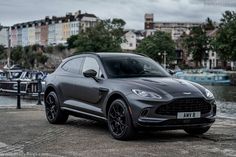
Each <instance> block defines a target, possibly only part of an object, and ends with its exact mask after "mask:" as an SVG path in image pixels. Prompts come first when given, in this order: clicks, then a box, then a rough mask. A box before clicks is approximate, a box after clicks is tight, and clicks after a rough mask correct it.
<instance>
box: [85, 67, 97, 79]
mask: <svg viewBox="0 0 236 157" xmlns="http://www.w3.org/2000/svg"><path fill="white" fill-rule="evenodd" d="M83 75H84V77H91V78H96V75H97V72H96V71H95V70H93V69H89V70H86V71H85V72H83Z"/></svg>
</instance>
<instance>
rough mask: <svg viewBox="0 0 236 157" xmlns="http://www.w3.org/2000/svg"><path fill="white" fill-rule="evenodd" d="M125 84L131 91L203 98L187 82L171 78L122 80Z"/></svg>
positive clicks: (199, 91)
mask: <svg viewBox="0 0 236 157" xmlns="http://www.w3.org/2000/svg"><path fill="white" fill-rule="evenodd" d="M123 81H124V82H125V84H127V83H128V84H131V85H132V88H133V89H141V90H149V91H150V90H151V91H153V92H156V93H159V94H164V95H168V94H170V95H172V96H183V95H185V96H192V95H193V94H194V96H203V94H202V92H201V90H200V89H199V88H198V87H196V86H195V85H194V84H192V83H191V82H189V81H185V80H181V79H176V78H172V77H164V78H130V79H123Z"/></svg>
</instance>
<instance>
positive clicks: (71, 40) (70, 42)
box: [67, 35, 78, 49]
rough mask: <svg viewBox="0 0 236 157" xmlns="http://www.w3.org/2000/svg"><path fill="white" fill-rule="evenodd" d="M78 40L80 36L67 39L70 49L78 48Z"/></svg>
mask: <svg viewBox="0 0 236 157" xmlns="http://www.w3.org/2000/svg"><path fill="white" fill-rule="evenodd" d="M77 39H78V35H72V36H71V37H70V38H68V39H67V44H68V46H67V47H68V49H72V48H76V43H75V41H76V40H77Z"/></svg>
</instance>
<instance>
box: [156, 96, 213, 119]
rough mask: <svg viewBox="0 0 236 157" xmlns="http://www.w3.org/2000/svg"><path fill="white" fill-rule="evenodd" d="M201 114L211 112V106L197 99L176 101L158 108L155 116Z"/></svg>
mask: <svg viewBox="0 0 236 157" xmlns="http://www.w3.org/2000/svg"><path fill="white" fill-rule="evenodd" d="M199 111H200V112H201V114H205V113H209V112H210V111H211V104H209V103H207V102H206V101H204V99H199V98H184V99H177V100H174V101H173V102H171V103H169V104H166V105H162V106H160V107H159V108H158V109H157V110H156V113H157V114H161V115H177V112H199Z"/></svg>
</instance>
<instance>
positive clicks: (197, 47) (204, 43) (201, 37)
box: [184, 26, 211, 67]
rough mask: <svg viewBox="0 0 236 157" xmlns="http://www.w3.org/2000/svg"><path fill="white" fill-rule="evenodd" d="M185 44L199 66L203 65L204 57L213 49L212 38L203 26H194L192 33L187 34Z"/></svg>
mask: <svg viewBox="0 0 236 157" xmlns="http://www.w3.org/2000/svg"><path fill="white" fill-rule="evenodd" d="M184 45H185V47H186V49H187V51H188V54H189V55H190V54H191V55H192V57H193V60H194V61H195V63H196V66H197V67H199V65H201V61H202V60H203V59H206V58H207V53H206V52H207V51H208V50H210V49H211V46H210V38H209V37H208V36H207V34H206V32H205V30H204V29H203V28H202V27H201V26H199V27H194V28H192V30H191V32H190V35H188V36H185V39H184ZM201 66H202V65H201Z"/></svg>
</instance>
